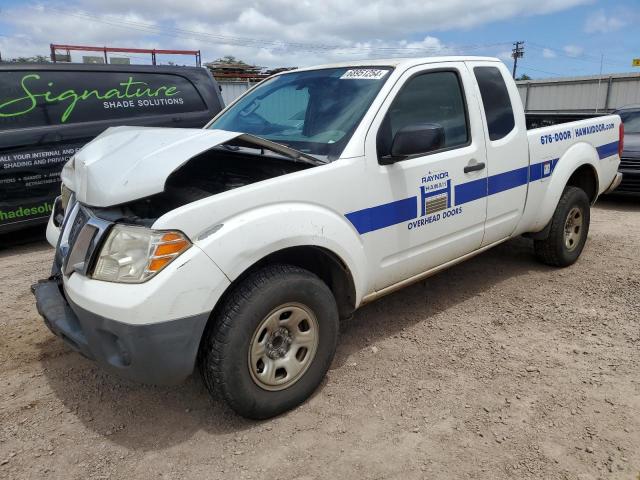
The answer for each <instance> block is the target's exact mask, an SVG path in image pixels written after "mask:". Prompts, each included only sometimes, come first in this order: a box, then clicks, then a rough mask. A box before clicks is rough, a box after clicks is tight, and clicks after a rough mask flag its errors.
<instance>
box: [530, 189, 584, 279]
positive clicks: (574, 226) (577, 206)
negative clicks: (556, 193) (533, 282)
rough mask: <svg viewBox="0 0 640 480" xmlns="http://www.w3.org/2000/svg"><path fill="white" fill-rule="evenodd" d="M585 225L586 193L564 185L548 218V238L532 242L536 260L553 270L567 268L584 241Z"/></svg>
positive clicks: (575, 257) (576, 258) (580, 250)
mask: <svg viewBox="0 0 640 480" xmlns="http://www.w3.org/2000/svg"><path fill="white" fill-rule="evenodd" d="M570 216H571V218H569V217H570ZM589 222H590V203H589V198H588V197H587V194H586V193H585V192H584V190H582V189H580V188H577V187H571V186H567V187H566V188H565V189H564V192H563V193H562V196H561V197H560V201H559V202H558V206H557V207H556V211H555V212H554V214H553V217H552V218H551V227H550V229H549V236H548V237H547V238H546V239H544V240H536V241H535V242H534V249H535V253H536V256H537V257H538V259H539V260H540V261H541V262H542V263H545V264H547V265H551V266H554V267H568V266H569V265H572V264H573V263H575V261H576V260H578V257H580V254H581V253H582V249H583V248H584V245H585V243H586V241H587V235H588V234H589Z"/></svg>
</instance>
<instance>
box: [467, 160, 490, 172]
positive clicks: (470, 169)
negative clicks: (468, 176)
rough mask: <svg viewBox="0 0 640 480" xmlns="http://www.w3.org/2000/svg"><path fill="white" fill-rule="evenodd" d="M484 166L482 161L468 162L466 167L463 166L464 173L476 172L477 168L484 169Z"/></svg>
mask: <svg viewBox="0 0 640 480" xmlns="http://www.w3.org/2000/svg"><path fill="white" fill-rule="evenodd" d="M484 167H485V164H484V162H479V163H469V164H468V165H467V166H466V167H464V173H469V172H477V171H478V170H484Z"/></svg>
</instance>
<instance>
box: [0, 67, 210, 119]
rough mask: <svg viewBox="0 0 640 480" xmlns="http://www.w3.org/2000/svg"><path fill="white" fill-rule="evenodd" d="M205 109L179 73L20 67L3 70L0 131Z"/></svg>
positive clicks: (1, 76)
mask: <svg viewBox="0 0 640 480" xmlns="http://www.w3.org/2000/svg"><path fill="white" fill-rule="evenodd" d="M203 110H207V106H206V104H205V103H204V101H203V99H202V97H201V96H200V94H199V93H198V91H197V89H196V88H195V86H194V85H193V84H192V83H191V82H190V81H189V80H187V79H186V78H184V77H182V76H179V75H169V74H148V73H134V72H130V73H127V72H106V71H94V72H87V71H85V72H82V71H44V70H43V71H17V72H2V75H0V130H11V129H17V128H27V127H40V126H46V125H66V124H71V123H78V122H89V121H97V120H116V119H121V118H131V117H143V116H149V115H166V114H169V115H171V114H175V113H184V112H194V111H203Z"/></svg>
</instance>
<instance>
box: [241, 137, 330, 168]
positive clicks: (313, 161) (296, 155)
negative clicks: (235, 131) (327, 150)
mask: <svg viewBox="0 0 640 480" xmlns="http://www.w3.org/2000/svg"><path fill="white" fill-rule="evenodd" d="M236 139H237V140H241V141H244V142H247V143H249V144H253V145H258V146H259V147H263V148H266V149H268V150H271V151H272V152H275V153H279V154H281V155H284V156H285V157H288V158H291V159H292V160H293V161H294V162H301V163H307V164H309V165H313V166H318V165H326V164H327V163H329V162H328V160H321V159H319V158H316V157H314V156H312V155H309V154H308V153H304V152H301V151H300V150H296V149H295V148H291V147H289V146H287V145H283V144H281V143H277V142H272V141H271V140H267V139H266V138H262V137H257V136H255V135H251V134H249V133H243V134H242V135H240V136H238V137H236Z"/></svg>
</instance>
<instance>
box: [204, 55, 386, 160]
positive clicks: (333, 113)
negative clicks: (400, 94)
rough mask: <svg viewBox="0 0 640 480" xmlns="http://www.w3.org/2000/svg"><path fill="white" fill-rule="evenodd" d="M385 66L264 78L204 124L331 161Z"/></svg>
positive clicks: (364, 108) (381, 79)
mask: <svg viewBox="0 0 640 480" xmlns="http://www.w3.org/2000/svg"><path fill="white" fill-rule="evenodd" d="M389 70H390V68H388V67H382V68H380V67H376V68H366V67H364V68H360V67H358V68H329V69H325V70H310V71H305V72H293V73H287V74H284V75H279V76H277V77H273V78H271V79H269V80H266V81H265V82H264V83H262V84H260V85H258V86H257V87H256V88H255V89H253V90H252V91H251V92H249V93H248V94H247V95H246V96H244V97H243V98H242V99H241V100H240V101H238V102H237V103H236V104H235V105H233V106H232V107H231V108H229V110H227V111H226V112H224V113H223V114H222V115H221V116H220V117H219V118H217V119H216V120H215V121H214V122H213V123H212V124H211V125H209V128H215V129H220V130H227V131H232V132H242V133H250V134H253V135H256V136H259V137H262V138H266V139H267V140H271V141H274V142H277V143H281V144H284V145H287V146H289V147H291V148H295V149H296V150H300V151H302V152H305V153H308V154H311V155H314V156H326V157H327V158H328V159H329V160H334V159H336V158H338V157H339V156H340V154H341V153H342V150H344V147H345V146H346V144H347V142H348V141H349V139H350V138H351V135H353V132H354V131H355V129H356V127H357V126H358V124H359V123H360V120H361V119H362V117H363V116H364V114H365V112H366V111H367V109H368V108H369V106H370V105H371V102H373V99H374V98H375V97H376V95H377V94H378V92H379V91H380V89H381V88H382V85H383V84H384V82H385V81H386V79H387V78H388V77H389Z"/></svg>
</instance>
